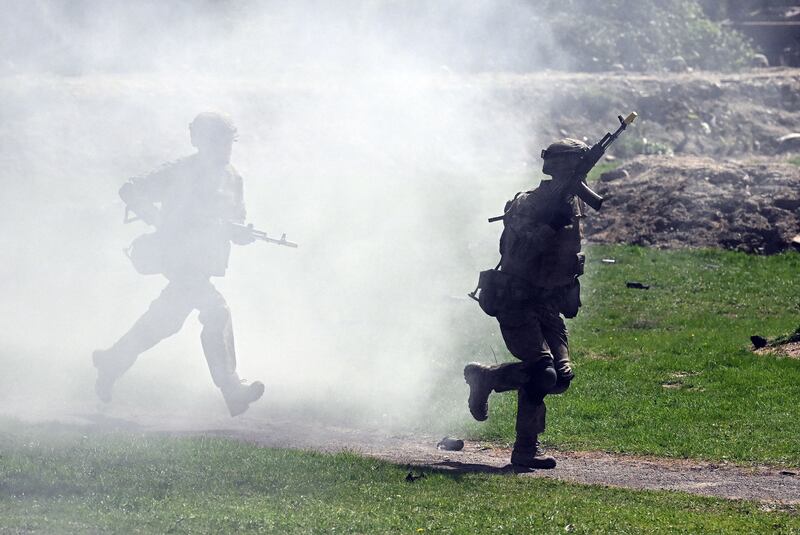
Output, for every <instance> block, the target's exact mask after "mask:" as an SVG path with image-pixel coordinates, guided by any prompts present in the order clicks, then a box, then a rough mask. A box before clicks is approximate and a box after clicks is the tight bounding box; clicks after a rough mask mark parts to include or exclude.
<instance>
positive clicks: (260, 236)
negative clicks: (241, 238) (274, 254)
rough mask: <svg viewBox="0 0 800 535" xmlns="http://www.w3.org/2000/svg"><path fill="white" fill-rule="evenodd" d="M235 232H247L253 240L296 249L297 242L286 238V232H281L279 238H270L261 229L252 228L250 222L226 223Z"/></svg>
mask: <svg viewBox="0 0 800 535" xmlns="http://www.w3.org/2000/svg"><path fill="white" fill-rule="evenodd" d="M228 224H229V225H230V226H231V227H232V228H233V229H234V230H235V231H236V232H241V233H243V234H249V235H250V236H251V237H252V238H253V239H255V240H261V241H265V242H267V243H274V244H275V245H283V246H285V247H294V248H295V249H297V244H296V243H295V242H293V241H289V240H287V239H286V233H285V232H284V233H283V234H281V237H280V239H276V238H270V237H269V236H267V233H266V232H264V231H263V230H257V229H254V228H253V225H252V223H251V224H249V225H241V224H239V223H228Z"/></svg>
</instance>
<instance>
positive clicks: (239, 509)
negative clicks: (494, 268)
mask: <svg viewBox="0 0 800 535" xmlns="http://www.w3.org/2000/svg"><path fill="white" fill-rule="evenodd" d="M0 430H2V433H1V434H0V450H1V451H2V456H0V533H87V532H102V533H370V534H372V533H411V534H416V533H534V532H535V533H565V532H571V533H615V534H620V533H642V532H648V533H678V532H680V533H723V532H724V533H734V532H736V533H765V532H768V531H769V532H775V533H797V532H799V531H800V517H798V516H797V514H796V512H794V511H793V510H784V511H781V512H764V511H763V510H762V509H761V508H760V507H759V506H758V505H757V504H753V503H748V502H731V501H724V500H715V499H709V498H701V497H694V496H689V495H684V494H680V493H667V492H661V493H656V492H641V491H639V492H637V491H627V490H619V489H607V488H602V487H589V486H582V485H573V484H566V483H560V482H557V481H551V480H546V479H532V478H521V477H514V476H497V475H486V474H460V475H454V474H444V473H428V474H427V477H425V478H424V479H420V480H418V481H416V482H414V483H407V482H406V481H405V475H406V473H407V470H406V469H405V468H403V467H398V466H394V465H390V464H387V463H384V462H379V461H375V460H370V459H364V458H361V457H359V456H357V455H354V454H348V453H344V454H338V455H325V454H317V453H306V452H296V451H287V450H271V449H264V448H259V447H256V446H252V445H249V444H244V443H240V442H235V441H230V440H224V439H211V438H167V437H159V436H152V435H150V436H147V435H133V434H110V433H109V434H107V433H100V432H96V431H95V432H93V431H89V430H86V429H80V428H68V427H56V428H49V429H48V428H47V427H44V426H23V425H21V424H18V423H13V422H8V421H5V422H0ZM568 526H569V527H568Z"/></svg>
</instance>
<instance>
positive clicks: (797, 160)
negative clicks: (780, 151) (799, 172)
mask: <svg viewBox="0 0 800 535" xmlns="http://www.w3.org/2000/svg"><path fill="white" fill-rule="evenodd" d="M789 163H791V164H794V165H797V166H800V156H795V157H793V158H789Z"/></svg>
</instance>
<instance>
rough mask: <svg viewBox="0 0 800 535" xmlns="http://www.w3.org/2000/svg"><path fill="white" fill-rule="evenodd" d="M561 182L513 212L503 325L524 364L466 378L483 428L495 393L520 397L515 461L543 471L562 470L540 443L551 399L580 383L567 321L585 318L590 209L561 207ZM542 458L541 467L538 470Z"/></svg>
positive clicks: (529, 195)
mask: <svg viewBox="0 0 800 535" xmlns="http://www.w3.org/2000/svg"><path fill="white" fill-rule="evenodd" d="M555 180H556V179H554V180H553V181H546V182H542V183H541V185H540V186H539V187H538V188H536V189H535V190H533V191H527V192H522V193H519V194H517V196H516V197H515V198H514V199H513V200H512V201H509V203H508V204H507V205H506V213H505V217H504V224H505V228H504V230H503V234H502V236H501V238H500V254H501V255H502V259H501V270H502V272H503V273H506V274H508V275H509V276H510V284H509V286H508V288H505V289H504V294H505V298H504V301H503V306H502V307H500V309H499V311H498V312H497V314H496V317H497V321H498V323H499V324H500V331H501V333H502V335H503V340H504V341H505V343H506V346H507V348H508V350H509V352H510V353H511V354H512V355H514V357H516V358H517V359H519V360H520V362H510V363H504V364H500V365H497V366H482V365H479V364H475V363H473V364H469V365H467V367H466V368H465V370H464V372H465V378H466V379H467V382H468V383H469V384H470V410H471V412H472V413H473V416H475V418H476V419H478V420H484V419H486V417H487V416H488V405H487V404H486V402H487V400H488V395H489V394H490V393H491V391H492V390H493V391H495V392H505V391H509V390H517V392H518V393H517V399H518V405H517V420H516V441H515V443H514V450H513V452H512V457H511V460H512V463H514V464H522V465H528V466H535V467H540V468H552V467H554V466H555V460H554V459H552V458H551V457H544V456H542V455H541V454H540V453H539V452H540V450H539V443H538V435H539V434H540V433H542V432H543V431H544V430H545V413H546V408H545V403H544V398H545V396H546V395H548V394H560V393H562V392H564V391H566V390H567V388H569V385H570V382H571V381H572V379H573V377H574V373H573V371H572V366H571V364H570V358H569V344H568V341H567V329H566V326H565V325H564V320H563V319H562V314H564V315H565V316H567V317H574V316H575V314H577V310H578V307H579V306H580V297H579V292H580V286H579V283H578V276H580V275H581V274H582V273H583V255H582V253H580V249H581V238H582V235H581V228H580V220H581V218H582V217H583V216H584V212H583V203H582V201H580V200H579V199H575V198H570V199H569V200H561V201H560V203H556V204H555V205H554V203H553V196H552V194H551V190H552V189H553V187H554V182H555ZM544 214H546V215H544ZM543 215H544V217H543ZM481 291H484V290H483V289H482V290H481ZM534 457H535V458H536V459H537V462H535V463H531V462H530V460H531V459H533V458H534Z"/></svg>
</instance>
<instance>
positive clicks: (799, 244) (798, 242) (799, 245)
mask: <svg viewBox="0 0 800 535" xmlns="http://www.w3.org/2000/svg"><path fill="white" fill-rule="evenodd" d="M792 247H794V248H795V249H797V250H798V251H800V234H798V235H797V236H795V237H794V238H792Z"/></svg>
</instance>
